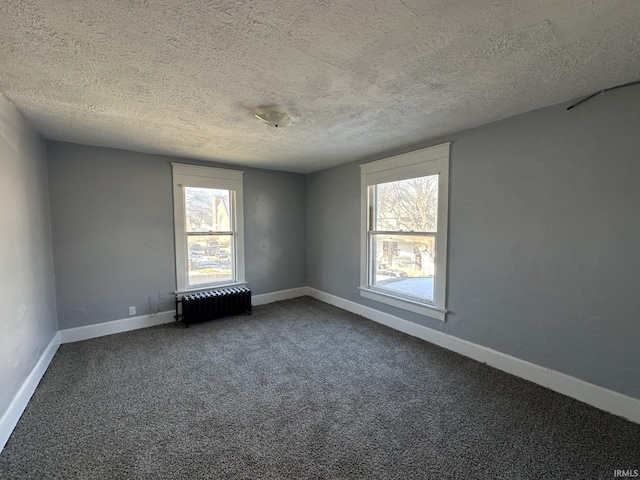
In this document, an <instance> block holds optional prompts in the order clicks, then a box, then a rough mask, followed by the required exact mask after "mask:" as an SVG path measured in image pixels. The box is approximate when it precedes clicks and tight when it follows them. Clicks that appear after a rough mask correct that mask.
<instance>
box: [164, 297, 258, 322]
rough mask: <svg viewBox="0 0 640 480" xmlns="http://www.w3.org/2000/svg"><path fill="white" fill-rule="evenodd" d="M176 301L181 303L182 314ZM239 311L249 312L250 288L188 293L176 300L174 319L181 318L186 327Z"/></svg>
mask: <svg viewBox="0 0 640 480" xmlns="http://www.w3.org/2000/svg"><path fill="white" fill-rule="evenodd" d="M178 302H181V303H182V314H178V311H177V310H178V308H177V307H178ZM240 313H247V314H251V290H249V289H248V288H247V287H237V288H225V289H222V290H212V291H210V292H199V293H190V294H188V295H183V296H182V299H181V300H176V319H178V318H182V321H183V322H184V324H185V326H187V327H188V326H189V324H191V323H197V322H204V321H207V320H214V319H216V318H222V317H227V316H230V315H238V314H240Z"/></svg>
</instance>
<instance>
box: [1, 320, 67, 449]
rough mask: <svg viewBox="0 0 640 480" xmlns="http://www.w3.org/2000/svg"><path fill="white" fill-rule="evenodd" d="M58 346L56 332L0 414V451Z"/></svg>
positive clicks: (57, 334)
mask: <svg viewBox="0 0 640 480" xmlns="http://www.w3.org/2000/svg"><path fill="white" fill-rule="evenodd" d="M58 347H60V334H59V333H58V332H56V334H55V335H54V336H53V338H52V339H51V341H50V342H49V344H48V345H47V347H46V348H45V349H44V352H42V355H40V359H39V360H38V362H37V363H36V364H35V366H34V367H33V369H32V370H31V373H30V374H29V376H27V378H26V380H25V381H24V382H23V383H22V385H21V386H20V389H19V390H18V393H16V396H15V397H13V400H12V402H11V404H10V405H9V408H7V410H6V411H5V412H4V415H2V419H0V453H1V452H2V450H3V449H4V446H5V445H6V444H7V441H9V437H10V436H11V433H12V432H13V429H14V428H16V425H17V424H18V420H20V417H21V416H22V412H24V410H25V408H27V405H28V404H29V400H31V396H32V395H33V392H35V391H36V387H37V386H38V384H39V383H40V380H41V379H42V376H43V375H44V372H46V371H47V367H48V366H49V364H50V363H51V360H52V359H53V357H54V355H55V354H56V352H57V351H58Z"/></svg>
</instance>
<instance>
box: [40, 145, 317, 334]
mask: <svg viewBox="0 0 640 480" xmlns="http://www.w3.org/2000/svg"><path fill="white" fill-rule="evenodd" d="M47 154H48V160H49V181H50V190H51V215H52V223H53V248H54V260H55V269H56V287H57V298H58V317H59V320H60V328H61V329H65V328H72V327H79V326H85V325H91V324H96V323H102V322H106V321H110V320H116V319H121V318H126V317H128V316H129V312H128V307H129V306H130V305H135V306H136V310H137V315H145V314H148V313H149V297H150V298H151V304H152V305H151V308H152V309H158V310H159V311H165V310H172V309H173V308H174V303H173V297H172V295H169V293H170V292H173V291H174V290H175V288H176V283H175V252H174V246H173V242H174V240H173V205H172V193H171V162H180V163H192V164H196V165H207V166H217V167H223V168H225V167H226V168H233V167H228V166H225V165H219V164H212V163H207V162H197V161H189V160H185V159H180V158H171V157H165V156H159V155H147V154H142V153H136V152H130V151H124V150H115V149H109V148H99V147H90V146H83V145H75V144H70V143H62V142H53V141H52V142H48V143H47ZM242 170H244V171H245V175H244V201H245V214H244V220H245V261H246V278H247V281H248V283H249V287H250V288H251V289H252V292H253V294H254V295H257V294H261V293H268V292H273V291H277V290H284V289H289V288H295V287H300V286H304V285H305V284H306V283H305V278H306V272H305V259H306V257H305V255H306V232H305V220H304V218H305V214H306V206H305V178H304V176H302V175H299V174H293V173H282V172H273V171H268V170H260V169H249V168H247V169H242ZM159 292H164V293H166V294H167V298H166V299H165V300H159Z"/></svg>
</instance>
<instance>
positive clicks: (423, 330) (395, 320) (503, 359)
mask: <svg viewBox="0 0 640 480" xmlns="http://www.w3.org/2000/svg"><path fill="white" fill-rule="evenodd" d="M307 294H308V295H309V296H311V297H313V298H316V299H318V300H321V301H323V302H325V303H329V304H331V305H334V306H336V307H339V308H342V309H343V310H347V311H349V312H352V313H356V314H358V315H362V316H363V317H366V318H368V319H370V320H373V321H375V322H378V323H381V324H383V325H386V326H388V327H391V328H393V329H395V330H399V331H401V332H403V333H406V334H408V335H412V336H414V337H417V338H420V339H422V340H426V341H427V342H430V343H433V344H434V345H438V346H440V347H443V348H446V349H447V350H451V351H453V352H456V353H459V354H461V355H464V356H465V357H468V358H471V359H473V360H477V361H479V362H483V363H486V364H487V365H489V366H491V367H494V368H497V369H498V370H502V371H504V372H507V373H510V374H512V375H515V376H517V377H520V378H523V379H525V380H529V381H530V382H533V383H537V384H538V385H542V386H543V387H546V388H548V389H550V390H553V391H555V392H558V393H561V394H563V395H566V396H568V397H571V398H575V399H576V400H580V401H581V402H584V403H586V404H589V405H591V406H593V407H596V408H599V409H600V410H604V411H606V412H609V413H612V414H614V415H618V416H620V417H623V418H626V419H627V420H630V421H632V422H635V423H639V424H640V399H638V398H633V397H629V396H627V395H623V394H621V393H618V392H614V391H613V390H609V389H607V388H604V387H599V386H597V385H594V384H592V383H588V382H585V381H583V380H580V379H578V378H575V377H572V376H570V375H566V374H564V373H560V372H557V371H555V370H551V369H549V368H545V367H541V366H539V365H536V364H534V363H530V362H527V361H525V360H521V359H519V358H516V357H512V356H511V355H507V354H505V353H501V352H498V351H496V350H493V349H491V348H488V347H483V346H482V345H478V344H475V343H472V342H469V341H466V340H462V339H460V338H458V337H454V336H452V335H448V334H446V333H443V332H440V331H438V330H434V329H431V328H428V327H424V326H422V325H418V324H416V323H413V322H409V321H407V320H404V319H402V318H399V317H396V316H394V315H390V314H388V313H384V312H381V311H379V310H375V309H373V308H370V307H365V306H364V305H360V304H359V303H355V302H352V301H350V300H345V299H344V298H341V297H337V296H335V295H331V294H329V293H326V292H323V291H320V290H316V289H315V288H311V287H308V288H307Z"/></svg>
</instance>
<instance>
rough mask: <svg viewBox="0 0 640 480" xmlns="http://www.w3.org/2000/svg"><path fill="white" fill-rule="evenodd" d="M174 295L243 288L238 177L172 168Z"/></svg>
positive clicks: (225, 172) (214, 171)
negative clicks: (194, 291)
mask: <svg viewBox="0 0 640 480" xmlns="http://www.w3.org/2000/svg"><path fill="white" fill-rule="evenodd" d="M172 171H173V197H174V198H173V204H174V230H175V247H176V284H177V289H178V292H179V293H181V292H187V291H193V290H202V289H210V288H215V287H228V286H232V285H244V284H245V276H244V235H243V226H244V221H243V215H242V213H243V205H242V200H243V195H242V183H243V182H242V172H240V171H236V170H225V169H220V168H210V167H198V166H194V165H184V164H178V163H173V164H172Z"/></svg>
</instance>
